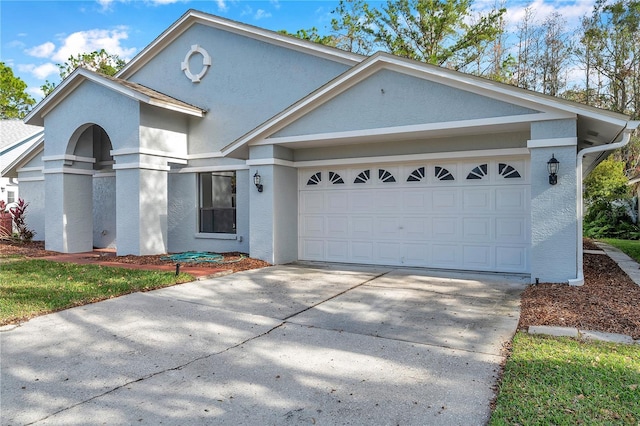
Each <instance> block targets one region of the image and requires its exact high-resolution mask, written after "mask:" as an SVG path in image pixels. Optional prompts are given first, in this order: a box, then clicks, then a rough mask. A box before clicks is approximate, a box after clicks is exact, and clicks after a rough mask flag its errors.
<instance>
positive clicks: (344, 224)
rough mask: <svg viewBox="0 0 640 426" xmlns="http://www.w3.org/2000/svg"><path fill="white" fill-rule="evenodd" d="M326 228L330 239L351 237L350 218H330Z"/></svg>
mask: <svg viewBox="0 0 640 426" xmlns="http://www.w3.org/2000/svg"><path fill="white" fill-rule="evenodd" d="M326 227H327V236H328V237H337V238H344V237H345V236H346V235H349V216H346V215H345V216H329V217H328V218H327V224H326Z"/></svg>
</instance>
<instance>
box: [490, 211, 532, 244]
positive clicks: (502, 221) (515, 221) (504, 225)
mask: <svg viewBox="0 0 640 426" xmlns="http://www.w3.org/2000/svg"><path fill="white" fill-rule="evenodd" d="M525 232H526V221H525V219H524V218H521V217H497V218H496V241H497V242H512V243H517V242H520V241H522V240H523V239H525Z"/></svg>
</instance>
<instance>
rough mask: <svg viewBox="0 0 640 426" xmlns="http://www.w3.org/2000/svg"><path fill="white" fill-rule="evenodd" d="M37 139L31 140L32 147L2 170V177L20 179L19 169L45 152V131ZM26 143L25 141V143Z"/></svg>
mask: <svg viewBox="0 0 640 426" xmlns="http://www.w3.org/2000/svg"><path fill="white" fill-rule="evenodd" d="M36 136H37V138H35V140H32V139H33V138H29V140H31V143H33V145H31V146H30V147H29V148H28V149H26V150H25V151H24V152H23V153H22V154H20V155H19V156H18V157H17V158H16V159H15V160H13V161H12V162H11V163H9V164H8V165H7V166H6V167H5V168H4V169H3V170H0V175H2V176H3V177H13V178H17V177H18V169H19V168H20V167H21V166H22V165H23V164H26V163H28V162H29V161H31V160H32V159H33V157H35V156H36V155H38V154H39V153H40V152H42V151H44V131H43V132H42V133H40V134H38V135H36ZM23 142H24V141H23Z"/></svg>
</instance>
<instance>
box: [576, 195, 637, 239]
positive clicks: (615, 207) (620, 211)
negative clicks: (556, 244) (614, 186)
mask: <svg viewBox="0 0 640 426" xmlns="http://www.w3.org/2000/svg"><path fill="white" fill-rule="evenodd" d="M629 209H630V206H629V205H628V204H626V203H624V202H623V201H620V200H616V201H603V200H601V201H597V202H595V203H593V204H592V205H590V206H589V209H588V210H587V214H586V215H585V217H584V227H583V228H584V232H583V234H584V236H585V237H588V238H621V239H625V240H637V239H639V238H640V228H639V227H638V225H636V224H634V223H633V219H632V218H631V216H630V215H629Z"/></svg>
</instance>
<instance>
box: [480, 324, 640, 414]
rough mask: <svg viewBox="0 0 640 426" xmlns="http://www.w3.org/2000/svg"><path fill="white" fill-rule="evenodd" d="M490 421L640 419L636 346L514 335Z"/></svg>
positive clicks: (638, 348) (639, 355) (639, 366)
mask: <svg viewBox="0 0 640 426" xmlns="http://www.w3.org/2000/svg"><path fill="white" fill-rule="evenodd" d="M489 424H490V425H492V426H495V425H575V424H584V425H596V424H598V425H600V424H607V425H614V424H615V425H617V424H619V425H638V424H640V345H623V344H613V343H604V342H581V341H577V340H573V339H569V338H554V337H546V336H536V335H533V336H532V335H529V334H524V333H518V334H516V336H515V337H514V341H513V348H512V353H511V355H510V357H509V359H508V360H507V363H506V365H505V370H504V375H503V378H502V382H501V384H500V387H499V394H498V399H497V401H496V408H495V410H494V411H493V414H492V417H491V420H490V423H489Z"/></svg>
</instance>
